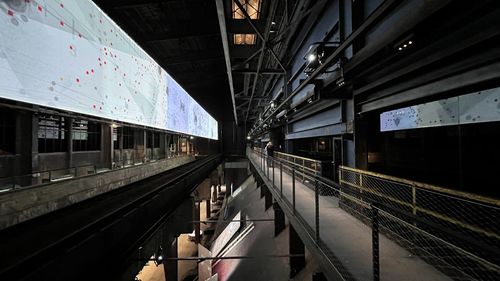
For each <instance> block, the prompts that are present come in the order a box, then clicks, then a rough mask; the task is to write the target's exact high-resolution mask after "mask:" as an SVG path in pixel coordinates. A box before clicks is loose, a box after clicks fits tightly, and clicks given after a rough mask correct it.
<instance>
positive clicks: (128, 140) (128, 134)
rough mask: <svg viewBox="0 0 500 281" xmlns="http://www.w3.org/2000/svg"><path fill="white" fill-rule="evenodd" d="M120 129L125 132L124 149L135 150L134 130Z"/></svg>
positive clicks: (128, 128)
mask: <svg viewBox="0 0 500 281" xmlns="http://www.w3.org/2000/svg"><path fill="white" fill-rule="evenodd" d="M120 129H122V130H121V131H122V132H123V149H132V148H134V128H130V127H123V128H120Z"/></svg>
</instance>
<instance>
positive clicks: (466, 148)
mask: <svg viewBox="0 0 500 281" xmlns="http://www.w3.org/2000/svg"><path fill="white" fill-rule="evenodd" d="M375 117H376V116H373V118H372V119H371V120H370V125H369V126H368V128H369V129H368V135H369V136H370V137H369V138H367V159H366V161H367V165H368V170H371V171H376V172H380V173H384V174H389V175H393V176H397V177H402V178H406V179H410V180H416V181H420V182H425V183H430V184H434V185H439V186H443V187H447V188H451V189H456V190H462V191H466V192H470V193H475V194H482V195H487V196H493V197H496V198H500V192H499V191H498V188H497V186H498V181H497V179H496V177H495V176H494V175H495V174H496V173H497V172H498V167H499V166H500V146H499V145H498V144H499V143H500V122H489V123H476V124H467V125H458V126H441V127H432V128H420V129H412V130H401V131H390V132H380V131H379V128H380V127H379V122H380V121H379V119H378V118H375Z"/></svg>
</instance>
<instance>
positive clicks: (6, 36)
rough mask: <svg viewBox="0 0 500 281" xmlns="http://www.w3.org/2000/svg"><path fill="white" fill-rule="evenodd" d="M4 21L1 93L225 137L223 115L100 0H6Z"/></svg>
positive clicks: (0, 5)
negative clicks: (190, 90) (205, 104)
mask: <svg viewBox="0 0 500 281" xmlns="http://www.w3.org/2000/svg"><path fill="white" fill-rule="evenodd" d="M0 25H1V26H2V27H1V28H0V97H2V98H6V99H11V100H17V101H22V102H27V103H32V104H37V105H43V106H48V107H52V108H60V109H63V110H68V111H73V112H78V113H83V114H89V115H93V116H98V117H103V118H108V119H112V120H118V121H123V122H130V123H134V124H139V125H144V126H150V127H155V128H160V129H167V130H172V131H176V132H181V133H187V134H191V135H196V136H200V137H206V138H212V139H217V138H218V136H217V121H215V119H213V118H212V117H211V116H210V115H209V114H208V113H207V112H206V111H205V110H203V108H201V107H200V106H199V105H198V104H197V103H196V102H195V101H194V100H193V99H192V98H191V97H190V96H189V95H188V94H187V93H186V91H185V90H184V89H182V87H180V86H179V85H178V84H177V83H176V82H175V80H174V79H172V77H171V76H170V75H169V74H168V73H167V72H166V71H165V70H163V69H162V68H161V67H160V66H159V65H158V64H157V63H156V62H155V61H154V60H153V59H152V58H151V57H149V56H148V55H147V54H146V52H144V51H143V50H142V49H141V48H140V47H139V46H138V45H137V44H136V43H135V42H134V41H133V40H132V39H131V38H130V37H128V36H127V34H125V33H124V32H123V31H122V30H121V29H120V28H119V27H118V26H117V25H116V24H115V23H114V22H113V21H111V19H109V18H108V17H107V16H106V15H105V14H104V13H103V12H102V11H101V10H100V9H99V8H98V7H97V6H96V5H95V4H94V3H93V2H91V1H89V0H78V1H74V0H71V1H70V0H66V1H51V0H38V1H34V0H32V1H20V0H19V1H13V0H0ZM170 93H172V94H171V95H170ZM170 96H173V99H171V98H170ZM189 110H191V111H189Z"/></svg>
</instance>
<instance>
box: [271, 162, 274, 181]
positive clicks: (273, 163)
mask: <svg viewBox="0 0 500 281" xmlns="http://www.w3.org/2000/svg"><path fill="white" fill-rule="evenodd" d="M271 164H272V167H273V188H274V159H273V157H271Z"/></svg>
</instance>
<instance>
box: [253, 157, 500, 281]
mask: <svg viewBox="0 0 500 281" xmlns="http://www.w3.org/2000/svg"><path fill="white" fill-rule="evenodd" d="M248 156H249V158H251V159H252V160H253V161H254V163H256V168H260V169H261V170H262V171H263V172H264V174H265V176H266V177H267V179H268V180H269V181H270V182H272V185H273V187H274V189H275V190H276V191H278V192H279V194H280V196H281V199H282V202H284V203H285V205H287V206H288V207H289V208H290V210H292V211H293V213H294V214H295V216H296V218H297V219H298V220H299V221H300V222H301V223H302V225H303V226H304V228H305V229H306V230H307V232H308V233H309V235H310V237H311V238H312V239H314V241H315V243H316V244H317V246H318V248H319V249H320V250H321V251H322V252H323V254H324V255H325V256H326V257H328V260H329V262H330V263H331V265H332V266H333V267H334V268H335V270H336V271H337V272H338V274H339V275H340V276H341V278H342V279H344V280H360V279H367V280H369V279H372V280H381V278H380V271H381V264H380V259H381V257H382V258H384V254H385V253H384V252H383V251H382V252H381V247H380V243H381V241H380V238H379V234H380V233H382V234H383V235H384V237H388V238H389V239H390V240H391V241H393V242H395V243H397V245H400V247H402V248H404V249H405V250H407V251H408V252H409V253H411V255H412V256H413V257H418V258H420V259H421V260H423V261H425V262H426V263H427V264H430V265H432V266H433V267H434V268H435V269H437V270H439V272H442V273H444V274H445V275H447V276H449V277H450V278H452V279H454V280H500V266H499V264H500V263H499V256H500V255H499V254H500V252H499V251H498V245H499V243H498V241H497V239H498V238H497V235H498V234H499V232H498V224H499V219H498V218H500V216H498V214H499V213H498V212H499V208H498V207H497V206H498V204H497V203H498V202H497V201H495V200H493V199H489V198H483V197H477V196H472V195H467V197H464V196H458V195H463V194H462V193H455V192H453V191H450V192H443V191H444V190H445V189H441V188H438V187H433V188H430V186H425V187H423V186H419V185H416V184H414V183H411V184H410V182H408V181H404V180H403V181H399V182H398V181H396V178H391V177H380V175H378V174H375V173H369V172H365V173H363V171H361V170H356V169H352V168H349V167H341V168H340V171H339V174H340V177H339V178H340V182H341V185H339V184H336V183H335V182H332V181H330V180H328V179H325V178H322V177H320V176H318V174H317V173H316V171H314V170H313V171H311V170H309V169H303V167H301V166H300V164H297V163H295V161H289V160H288V159H282V158H278V157H276V158H271V157H267V156H266V155H265V154H263V153H262V151H261V150H257V149H255V150H253V151H251V150H249V151H248ZM284 173H286V174H288V175H289V176H290V177H291V178H292V180H291V184H290V183H288V184H283V176H282V175H283V174H284ZM277 175H279V176H277ZM303 179H310V180H311V184H309V188H311V189H313V190H314V210H315V211H314V216H313V217H311V216H307V215H305V214H303V213H301V211H299V210H297V206H296V196H295V194H296V192H297V190H296V182H300V181H302V180H303ZM284 194H288V195H290V194H292V195H291V196H286V195H284ZM472 198H474V200H473V199H472ZM335 204H336V205H337V206H339V207H340V208H341V209H343V210H345V211H347V212H348V213H350V214H352V215H353V216H354V217H356V218H358V219H359V220H360V221H362V222H363V223H364V224H365V225H367V226H369V227H370V229H371V231H372V233H371V234H372V239H371V242H372V243H371V248H370V252H371V260H372V262H371V267H372V272H371V275H370V276H369V278H368V276H365V277H367V278H364V277H359V273H358V271H362V270H365V271H366V266H364V267H363V266H362V265H359V266H358V265H355V264H346V263H345V262H344V261H343V260H342V259H341V258H339V257H337V256H336V253H335V251H333V250H332V249H330V248H329V247H328V246H327V243H326V241H325V240H324V239H330V237H324V236H325V235H324V234H322V232H324V230H323V229H322V228H324V227H327V226H325V225H324V224H322V223H320V220H321V221H322V222H324V218H327V217H328V216H329V215H331V214H329V212H331V211H332V210H331V208H329V207H331V206H333V205H335ZM383 241H384V240H383ZM386 270H387V268H386ZM382 280H383V278H382Z"/></svg>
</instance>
